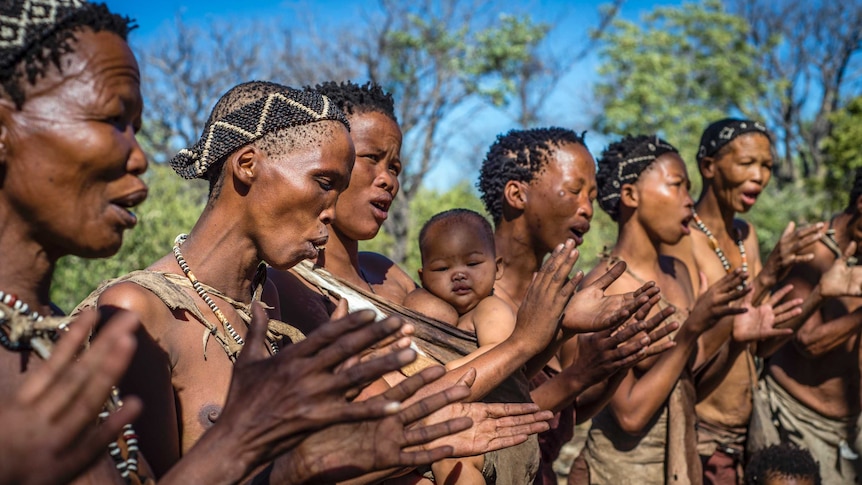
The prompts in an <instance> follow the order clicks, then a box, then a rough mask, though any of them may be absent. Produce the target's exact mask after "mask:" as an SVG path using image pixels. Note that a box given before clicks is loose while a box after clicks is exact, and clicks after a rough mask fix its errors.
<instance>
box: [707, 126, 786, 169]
mask: <svg viewBox="0 0 862 485" xmlns="http://www.w3.org/2000/svg"><path fill="white" fill-rule="evenodd" d="M752 132H753V133H762V134H764V135H766V137H767V138H769V141H770V142H771V141H772V135H771V134H770V133H769V130H767V129H766V126H765V125H764V124H763V123H761V122H759V121H752V120H740V119H736V118H725V119H723V120H720V121H716V122H715V123H713V124H711V125H709V127H708V128H707V129H706V130H705V131H704V132H703V136H701V137H700V148H698V150H697V161H698V162H700V161H701V160H703V159H704V158H706V157H712V156H714V155H715V154H716V153H718V151H719V150H721V147H723V146H725V145H727V144H728V143H730V142H732V141H733V140H734V139H735V138H736V137H738V136H740V135H744V134H745V133H752Z"/></svg>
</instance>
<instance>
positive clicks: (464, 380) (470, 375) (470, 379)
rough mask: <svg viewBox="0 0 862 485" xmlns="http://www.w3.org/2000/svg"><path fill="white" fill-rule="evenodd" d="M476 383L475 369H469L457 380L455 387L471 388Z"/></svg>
mask: <svg viewBox="0 0 862 485" xmlns="http://www.w3.org/2000/svg"><path fill="white" fill-rule="evenodd" d="M474 382H476V368H475V367H470V369H469V370H468V371H467V372H465V373H464V375H463V376H461V378H460V379H458V382H457V383H455V385H464V386H467V387H473V383H474Z"/></svg>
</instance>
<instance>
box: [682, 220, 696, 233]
mask: <svg viewBox="0 0 862 485" xmlns="http://www.w3.org/2000/svg"><path fill="white" fill-rule="evenodd" d="M692 219H694V217H693V216H686V217H684V218H683V219H682V222H681V223H680V224H682V232H683V234H691V227H689V224H691V221H692Z"/></svg>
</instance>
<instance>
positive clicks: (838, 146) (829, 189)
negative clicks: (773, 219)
mask: <svg viewBox="0 0 862 485" xmlns="http://www.w3.org/2000/svg"><path fill="white" fill-rule="evenodd" d="M831 121H832V133H831V135H830V136H829V138H827V139H826V140H825V141H824V142H823V151H824V152H825V153H826V156H827V157H828V163H829V167H830V170H829V173H828V175H827V176H826V179H825V181H824V186H825V189H826V190H825V191H824V193H825V194H826V197H827V198H828V200H829V207H830V208H831V210H832V211H839V210H842V209H844V208H845V207H846V205H847V197H848V194H849V193H850V189H851V188H852V186H853V178H854V176H855V170H856V169H857V168H860V167H862V96H859V97H857V98H854V99H853V100H851V101H850V102H849V103H848V104H847V106H845V107H844V108H842V109H841V110H839V111H837V112H835V113H834V114H833V115H832V117H831Z"/></svg>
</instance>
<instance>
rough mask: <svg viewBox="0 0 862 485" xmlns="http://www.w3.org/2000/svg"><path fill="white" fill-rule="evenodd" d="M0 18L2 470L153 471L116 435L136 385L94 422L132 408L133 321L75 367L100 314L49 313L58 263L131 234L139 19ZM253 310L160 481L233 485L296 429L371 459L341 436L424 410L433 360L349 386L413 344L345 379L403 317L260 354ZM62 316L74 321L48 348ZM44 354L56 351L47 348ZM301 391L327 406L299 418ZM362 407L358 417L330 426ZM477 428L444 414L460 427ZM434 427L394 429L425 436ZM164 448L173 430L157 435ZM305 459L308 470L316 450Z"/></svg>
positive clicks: (46, 6) (429, 456) (82, 11)
mask: <svg viewBox="0 0 862 485" xmlns="http://www.w3.org/2000/svg"><path fill="white" fill-rule="evenodd" d="M0 15H2V19H3V23H4V24H3V25H4V28H3V29H2V33H0V86H2V89H0V248H2V251H0V254H2V255H3V256H2V264H0V292H2V295H0V334H2V338H0V343H2V344H3V345H2V347H3V348H2V349H0V363H2V372H0V390H2V393H0V394H2V395H3V396H4V400H6V401H7V402H4V403H3V406H2V409H0V422H2V423H3V424H4V430H6V432H5V434H4V439H3V440H2V442H0V448H2V450H0V451H2V453H0V481H2V482H3V483H24V482H38V483H45V482H48V483H51V482H69V481H71V480H72V479H73V478H74V477H75V476H76V475H78V474H80V473H82V472H83V475H82V476H81V477H80V481H81V482H86V483H99V484H102V483H122V482H127V483H137V482H149V481H151V479H152V476H153V475H152V473H151V472H150V470H149V467H148V466H147V464H146V463H145V462H144V461H143V459H142V456H141V455H139V454H138V453H137V448H138V447H139V443H138V438H137V436H136V435H135V433H134V431H133V430H132V429H131V428H125V429H124V430H123V432H122V436H119V435H120V433H119V431H120V430H121V429H122V428H123V426H124V425H126V424H127V423H128V422H129V421H130V420H131V419H133V418H134V416H135V415H136V414H137V413H138V412H139V411H140V401H139V400H137V399H135V398H129V399H126V406H124V407H123V408H121V410H120V411H118V412H116V414H110V413H108V414H109V416H108V417H107V419H106V420H105V422H104V423H102V424H101V425H100V426H98V427H96V426H95V425H94V422H95V420H96V415H97V414H98V413H99V410H100V409H101V408H102V407H103V406H105V407H107V411H111V410H112V408H114V407H116V406H118V405H120V404H121V402H120V401H119V399H118V397H117V395H118V392H117V391H115V393H111V395H112V399H111V400H110V401H108V402H107V404H106V403H105V398H107V397H108V396H109V391H110V387H111V385H112V384H115V383H116V381H117V379H118V378H119V377H120V375H121V374H122V373H123V372H124V370H125V367H126V366H127V365H128V362H129V359H130V358H131V354H132V352H133V351H134V348H135V339H134V337H133V336H132V333H133V332H134V331H135V327H136V325H137V323H136V317H134V316H133V314H129V313H123V314H121V315H119V316H117V317H116V318H113V319H111V320H110V321H108V322H107V323H103V327H102V330H100V332H99V335H98V336H97V337H96V339H95V341H94V344H93V345H92V347H91V349H90V350H89V351H87V352H86V353H85V354H84V357H83V358H82V359H81V361H80V362H77V363H76V362H74V353H75V351H76V349H77V347H78V346H79V345H80V343H81V342H82V341H83V340H84V339H85V337H86V335H87V333H88V331H89V326H90V325H92V323H93V322H94V320H95V316H94V315H93V314H89V316H82V317H80V318H78V319H75V320H73V321H71V323H67V320H62V319H57V318H54V316H56V315H59V314H60V313H61V312H60V310H59V309H57V308H56V307H54V306H53V305H52V304H51V303H50V285H51V278H52V272H53V268H54V265H55V263H56V261H57V259H58V258H59V257H62V256H64V255H67V254H74V255H79V256H85V257H100V256H108V255H110V254H113V253H114V252H116V251H117V249H118V248H119V246H120V243H121V241H122V234H123V232H124V230H125V229H128V228H130V227H132V226H134V224H135V223H136V221H137V218H136V216H135V215H134V214H133V213H132V212H130V210H129V209H130V208H132V207H133V206H135V205H136V204H138V203H140V202H141V201H142V200H143V199H144V198H145V197H146V194H147V190H146V186H145V185H144V183H143V182H142V181H141V180H140V177H139V176H140V175H141V174H142V173H143V172H144V171H145V170H146V167H147V160H146V158H145V156H144V154H143V152H142V151H141V149H140V147H139V145H138V144H137V142H136V140H135V131H136V130H137V128H138V126H139V125H140V118H141V110H142V100H141V93H140V86H139V79H140V75H139V71H138V66H137V63H136V61H135V58H134V55H133V54H132V52H131V50H130V49H129V46H128V45H127V43H126V41H125V38H126V34H127V32H128V31H129V29H130V23H129V20H128V19H126V18H123V17H119V16H117V15H115V14H112V13H111V12H110V11H108V9H107V8H106V7H105V6H104V5H94V4H90V3H87V2H85V1H82V0H41V1H39V2H26V1H12V2H8V1H7V2H4V3H3V4H2V5H0ZM345 137H346V135H345ZM344 144H345V145H349V140H346V141H345V142H344ZM347 151H349V150H347ZM350 156H351V157H352V153H351V154H350ZM344 158H345V160H344V162H345V163H346V161H347V160H346V159H347V158H348V157H347V156H345V157H344ZM345 170H346V169H345ZM254 312H255V316H254V318H253V319H252V326H251V330H250V331H249V334H248V335H247V336H246V337H247V340H248V341H249V345H250V346H251V349H252V350H250V351H248V352H243V354H242V355H240V356H239V357H238V358H237V363H236V366H235V368H234V369H233V370H234V371H233V379H232V380H231V383H230V393H229V396H228V399H227V404H226V405H225V409H224V411H223V413H222V415H221V417H220V419H219V424H216V425H215V426H212V427H211V428H210V430H209V431H208V432H207V433H206V434H205V435H204V436H203V437H202V438H201V440H200V442H199V443H198V446H196V447H194V448H192V449H191V450H189V452H188V454H187V455H186V456H185V457H184V458H183V459H182V460H181V461H180V462H179V463H177V465H176V466H175V467H174V468H172V469H171V470H170V472H169V473H168V474H167V475H166V476H165V477H164V480H163V481H164V482H165V483H171V482H177V483H189V482H196V483H235V482H238V481H240V480H241V479H243V477H246V476H248V475H249V474H250V473H252V472H253V471H254V470H255V469H257V468H259V467H260V466H261V465H263V464H265V463H267V462H268V461H271V460H272V459H273V458H275V457H276V456H277V455H280V454H282V453H284V452H286V451H289V450H291V449H292V448H295V447H296V445H297V444H298V442H299V441H301V440H304V441H303V443H304V446H306V451H304V452H303V453H301V454H296V453H294V454H293V456H294V457H296V458H299V459H302V460H307V461H317V462H319V461H320V459H321V457H323V456H327V457H335V459H339V457H340V455H339V453H342V452H344V453H347V456H352V457H353V458H354V459H358V460H360V462H361V465H362V466H370V465H371V464H372V463H376V462H375V461H374V460H376V459H377V457H376V456H369V454H368V453H366V454H364V455H363V454H362V453H361V451H362V450H363V442H362V441H361V440H359V439H356V440H351V441H349V442H348V443H347V444H346V445H345V443H344V442H343V440H344V438H345V437H349V436H356V435H357V433H358V434H361V435H363V436H364V435H365V434H366V432H367V431H368V430H369V426H370V427H371V428H374V427H375V426H376V427H378V428H379V427H380V426H381V425H383V426H385V427H387V434H388V436H394V437H396V445H397V444H398V443H397V439H398V437H399V429H401V428H403V424H404V423H405V422H409V421H412V420H413V419H415V418H416V417H419V416H421V415H423V414H424V413H422V412H419V413H417V412H416V411H417V410H416V409H414V410H413V411H409V408H408V409H407V410H404V412H412V413H413V414H412V416H404V415H402V413H401V412H397V411H398V408H399V406H398V405H397V401H399V400H401V399H404V398H406V397H407V396H409V395H410V394H411V388H410V386H414V387H415V386H417V385H421V384H422V383H424V382H425V381H426V380H427V379H430V378H432V377H433V376H434V372H438V373H439V371H433V370H432V371H430V372H429V373H427V374H425V375H423V376H420V377H418V378H417V379H415V380H414V381H413V382H410V383H408V385H406V386H403V387H401V388H398V389H394V390H393V391H392V393H390V394H387V395H386V396H383V397H381V398H380V399H378V400H376V401H374V402H372V401H369V402H367V403H358V404H356V403H347V402H345V400H344V393H345V392H348V391H349V389H351V388H352V387H354V386H355V385H357V384H358V383H360V382H364V381H365V380H366V379H369V378H374V377H376V376H379V375H381V374H382V373H384V372H386V371H387V370H388V369H393V368H398V367H399V366H401V365H403V363H404V361H405V360H409V358H410V357H411V355H410V353H409V352H408V353H407V354H406V355H405V354H404V353H394V354H392V355H393V357H389V358H388V359H384V360H377V361H372V362H374V363H368V364H361V365H359V366H357V367H356V368H355V370H353V371H352V372H350V373H349V375H345V374H343V373H336V372H335V371H334V368H333V366H334V365H335V364H337V363H338V362H340V361H342V360H344V359H346V358H348V357H351V356H352V354H354V353H356V352H358V351H360V350H361V349H363V348H364V347H366V346H367V345H369V344H372V343H374V342H376V341H378V340H379V339H381V338H383V337H386V336H388V335H392V334H394V333H396V332H397V331H398V330H399V328H400V325H399V324H398V323H397V322H393V321H384V322H380V323H379V324H374V325H363V324H364V323H365V322H366V319H365V318H363V316H362V315H356V316H351V317H348V318H346V319H342V320H340V321H337V322H334V323H332V324H330V325H329V326H327V327H326V330H325V331H323V332H320V333H318V334H317V335H312V336H310V337H309V338H308V339H307V340H305V341H303V342H301V343H299V344H297V345H294V346H291V348H289V349H287V350H286V351H284V352H281V353H279V355H278V356H276V357H275V358H273V359H267V358H263V357H262V356H261V354H262V353H263V343H262V342H263V340H264V333H265V331H264V325H265V323H266V318H265V316H264V314H263V312H262V310H261V308H260V307H259V306H258V307H257V308H256V309H255V310H254ZM64 327H67V328H71V329H72V330H71V331H70V332H69V333H68V335H65V336H59V338H60V341H59V343H58V344H57V345H56V346H55V345H54V341H55V340H56V339H57V338H58V335H59V334H61V333H62V329H63V328H64ZM242 331H243V333H245V329H244V328H243V329H242ZM141 336H143V337H145V336H146V335H145V334H141ZM30 349H33V351H32V352H31V350H30ZM48 354H51V355H50V356H48ZM40 355H41V356H42V357H48V359H49V360H48V361H47V362H42V361H40V360H39V359H38V356H40ZM369 364H370V365H369ZM154 370H155V369H153V368H150V369H148V372H150V373H153V371H154ZM251 391H253V392H251ZM467 392H469V391H468V390H467V389H465V388H463V387H462V388H456V389H453V390H451V392H450V395H446V396H438V397H437V399H436V402H431V403H427V404H429V405H430V407H429V409H435V408H437V407H439V406H440V405H441V404H445V403H446V402H448V401H450V400H451V399H457V398H458V396H463V395H464V394H465V393H467ZM300 403H301V405H302V406H311V407H312V408H314V409H316V410H317V412H316V413H315V414H314V416H311V417H309V416H304V415H297V414H296V410H297V409H303V408H302V406H300V405H299V404H300ZM264 409H265V411H264ZM394 412H397V414H394V415H393V414H392V413H394ZM384 416H389V417H385V418H384ZM310 418H311V419H310ZM405 418H406V419H405ZM356 420H360V421H358V424H357V425H350V424H348V425H338V426H330V425H333V424H336V423H339V422H343V421H356ZM468 424H469V423H468V422H466V421H465V420H460V421H456V422H450V425H451V426H452V428H451V429H453V430H454V429H462V428H463V427H464V426H467V425H468ZM7 425H8V426H7ZM320 430H322V431H320ZM19 431H20V433H19ZM419 431H420V432H422V428H421V427H420V428H419ZM435 434H439V433H433V432H432V433H431V434H430V435H429V436H426V437H419V438H420V439H417V437H416V436H412V435H409V434H408V435H405V434H403V433H402V434H401V437H402V438H404V437H406V438H408V441H410V442H417V441H419V442H421V441H422V440H423V439H429V438H430V437H431V436H433V435H435ZM118 437H119V439H118ZM401 443H402V444H403V443H404V442H403V441H402V442H401ZM160 445H164V446H168V443H167V442H164V441H157V442H155V443H152V444H151V446H152V447H158V446H160ZM336 445H337V446H336ZM309 446H311V448H309ZM315 447H316V448H315ZM327 448H335V449H336V450H337V453H334V454H332V453H330V452H328V451H326V449H327ZM396 448H399V449H392V448H391V447H390V449H389V450H386V452H387V453H388V454H389V455H390V457H389V458H388V459H389V460H390V461H391V460H393V458H391V457H392V456H394V457H395V458H394V462H393V464H403V463H405V462H406V463H413V462H414V461H415V460H417V459H419V460H420V461H422V460H425V461H428V460H433V459H435V457H436V458H439V457H441V456H446V455H447V454H448V452H450V451H451V450H450V449H446V448H445V447H444V448H442V449H440V448H438V449H437V450H433V451H431V452H421V453H400V454H399V452H400V451H401V450H400V447H396ZM100 450H101V451H100ZM441 451H442V453H441ZM384 462H385V461H384ZM94 463H95V464H94ZM294 463H298V462H297V461H296V460H294ZM90 465H92V466H90ZM320 465H322V466H323V467H324V468H326V467H332V466H333V465H326V464H325V463H321V464H320ZM337 465H341V464H340V463H338V464H337ZM297 468H298V470H300V471H303V472H308V471H309V469H308V467H307V466H306V464H305V463H303V464H302V466H298V467H297ZM303 476H305V475H302V474H299V473H296V474H294V476H292V477H291V478H293V479H296V480H298V481H301V480H302V478H303Z"/></svg>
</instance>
